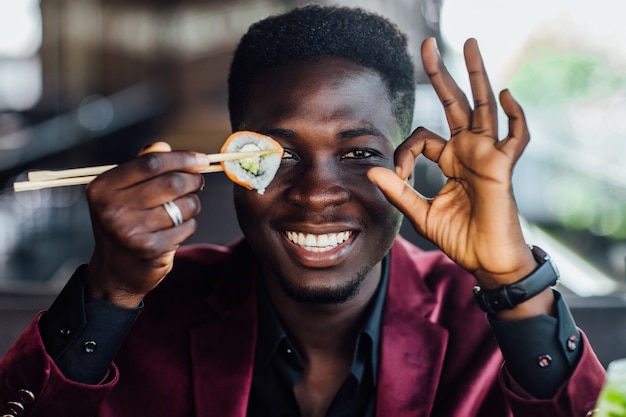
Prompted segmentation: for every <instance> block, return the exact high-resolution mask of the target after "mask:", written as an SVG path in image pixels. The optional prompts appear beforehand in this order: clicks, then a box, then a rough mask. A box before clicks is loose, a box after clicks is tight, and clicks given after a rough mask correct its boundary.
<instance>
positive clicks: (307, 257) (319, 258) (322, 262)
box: [285, 233, 355, 268]
mask: <svg viewBox="0 0 626 417" xmlns="http://www.w3.org/2000/svg"><path fill="white" fill-rule="evenodd" d="M354 237H355V234H354V233H352V234H351V235H350V238H348V240H345V241H343V242H342V243H341V244H339V245H337V246H336V247H334V248H332V249H331V250H327V251H324V252H311V251H308V250H306V249H304V248H303V247H301V246H298V245H296V244H295V243H293V242H292V241H291V240H289V239H288V238H287V237H286V236H285V240H286V241H287V244H288V249H289V251H290V252H292V253H293V254H294V257H295V258H296V260H297V261H298V262H299V263H301V264H303V265H305V266H307V267H312V268H328V267H331V266H334V265H337V264H339V263H340V262H341V261H342V260H343V258H344V257H345V256H346V254H347V251H348V249H349V248H350V247H351V246H352V243H353V242H354Z"/></svg>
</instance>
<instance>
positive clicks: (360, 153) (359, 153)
mask: <svg viewBox="0 0 626 417" xmlns="http://www.w3.org/2000/svg"><path fill="white" fill-rule="evenodd" d="M374 155H377V154H376V153H374V152H372V151H368V150H367V149H354V150H352V151H350V152H347V153H345V154H343V155H342V156H341V159H347V158H352V159H365V158H369V157H371V156H374Z"/></svg>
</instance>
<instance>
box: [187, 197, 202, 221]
mask: <svg viewBox="0 0 626 417" xmlns="http://www.w3.org/2000/svg"><path fill="white" fill-rule="evenodd" d="M187 206H188V208H189V211H190V212H191V213H192V214H193V215H194V216H195V215H197V214H199V213H200V211H201V210H202V202H201V201H200V197H198V195H196V194H192V195H190V196H189V201H188V203H187Z"/></svg>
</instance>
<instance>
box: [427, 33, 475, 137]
mask: <svg viewBox="0 0 626 417" xmlns="http://www.w3.org/2000/svg"><path fill="white" fill-rule="evenodd" d="M422 65H423V66H424V71H426V74H427V75H428V78H429V79H430V83H431V84H432V86H433V88H434V89H435V92H436V93H437V96H438V97H439V101H441V104H443V108H444V111H445V113H446V119H447V120H448V126H449V127H450V135H451V136H455V135H457V134H458V133H460V132H462V131H464V130H467V129H469V128H470V127H471V126H470V122H471V119H470V114H471V111H472V110H471V107H470V105H469V102H468V101H467V97H466V96H465V94H464V93H463V91H462V90H461V89H460V88H459V86H458V85H457V84H456V82H455V81H454V79H453V78H452V76H451V75H450V73H449V72H448V70H447V69H446V67H445V66H444V65H443V61H442V60H441V56H440V55H439V50H438V49H437V42H436V41H435V38H428V39H426V40H425V41H424V42H423V43H422Z"/></svg>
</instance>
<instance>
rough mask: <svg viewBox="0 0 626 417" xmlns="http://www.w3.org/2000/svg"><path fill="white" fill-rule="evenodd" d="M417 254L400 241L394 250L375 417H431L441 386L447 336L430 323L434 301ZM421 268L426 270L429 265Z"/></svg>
mask: <svg viewBox="0 0 626 417" xmlns="http://www.w3.org/2000/svg"><path fill="white" fill-rule="evenodd" d="M412 250H413V249H411V251H412ZM418 255H419V254H418V253H412V252H411V253H409V252H407V248H406V244H404V243H403V242H402V240H401V239H400V243H396V245H394V247H393V249H392V251H391V266H390V271H389V288H388V294H387V300H386V303H385V308H384V310H383V319H382V321H383V323H382V343H381V363H380V367H379V369H380V372H379V380H378V393H377V411H376V415H377V416H394V417H418V416H420V417H421V416H429V415H430V413H431V410H432V407H433V402H434V400H435V394H436V392H437V387H438V385H439V378H440V375H441V370H442V367H443V362H444V357H445V352H446V346H447V342H448V332H447V330H446V329H444V328H443V327H441V326H439V325H438V324H436V323H432V322H431V321H429V320H428V317H429V315H430V313H431V312H432V311H433V308H434V307H435V305H436V299H435V297H434V295H433V294H432V293H431V292H430V290H429V289H428V287H427V286H426V285H424V283H423V279H422V275H423V272H421V271H420V269H421V268H418V267H417V266H416V261H415V258H416V257H417V256H418ZM420 267H423V268H424V270H427V269H428V265H420Z"/></svg>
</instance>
